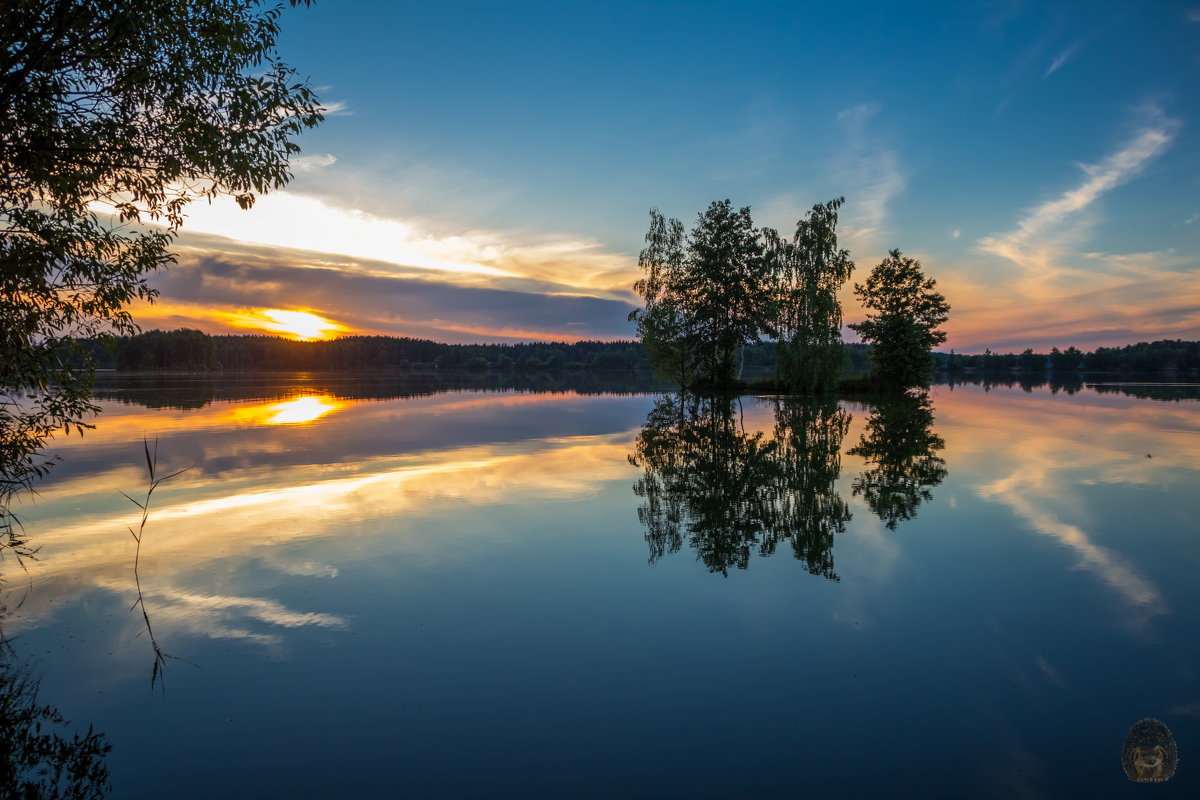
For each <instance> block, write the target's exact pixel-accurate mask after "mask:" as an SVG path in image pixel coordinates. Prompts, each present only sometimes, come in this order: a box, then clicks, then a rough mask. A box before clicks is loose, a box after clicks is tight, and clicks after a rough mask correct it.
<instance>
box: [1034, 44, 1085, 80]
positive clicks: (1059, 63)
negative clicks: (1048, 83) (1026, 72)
mask: <svg viewBox="0 0 1200 800" xmlns="http://www.w3.org/2000/svg"><path fill="white" fill-rule="evenodd" d="M1078 51H1079V43H1078V42H1077V43H1075V44H1073V45H1071V46H1070V47H1068V48H1067V49H1066V50H1063V51H1062V52H1061V53H1059V54H1058V57H1057V58H1055V59H1054V60H1053V61H1052V62H1050V66H1049V67H1048V68H1047V69H1046V74H1045V75H1043V76H1042V78H1049V77H1050V76H1051V75H1053V74H1054V73H1056V72H1058V71H1059V70H1060V69H1062V67H1063V65H1064V64H1066V63H1067V62H1068V61H1070V60H1071V59H1072V58H1074V56H1075V53H1077V52H1078Z"/></svg>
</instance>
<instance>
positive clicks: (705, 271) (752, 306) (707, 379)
mask: <svg viewBox="0 0 1200 800" xmlns="http://www.w3.org/2000/svg"><path fill="white" fill-rule="evenodd" d="M842 202H843V201H842V199H840V198H839V199H837V200H832V201H830V202H828V203H825V204H824V205H817V206H813V210H812V211H811V212H810V213H809V214H807V215H806V216H805V218H804V219H802V220H800V222H799V223H797V227H796V233H795V236H794V237H793V238H792V240H791V241H790V242H789V241H785V240H782V239H781V238H780V236H779V234H778V233H776V232H775V231H774V230H771V229H769V228H763V229H756V228H755V227H754V223H753V220H752V219H751V216H750V209H749V208H748V207H747V208H741V209H738V210H734V208H733V206H732V205H731V204H730V201H728V200H723V201H720V202H715V203H713V204H711V205H710V206H709V207H708V209H707V210H706V211H704V212H703V213H701V214H700V215H699V218H698V219H697V222H696V225H695V227H694V228H693V229H692V230H691V231H690V232H689V233H688V234H687V235H686V236H685V234H684V229H683V224H682V223H681V222H679V220H676V219H671V220H667V219H665V218H664V217H663V216H662V214H660V213H659V212H658V211H657V210H652V211H651V212H650V231H649V233H647V234H646V243H647V246H646V248H645V249H644V250H642V252H641V256H640V258H639V259H638V265H639V266H640V267H641V268H642V269H643V270H644V271H645V276H644V277H643V278H642V279H641V280H639V281H637V283H635V284H634V287H633V288H634V291H636V292H637V293H638V294H640V295H641V296H642V298H643V300H644V302H645V305H644V307H643V308H640V309H637V310H635V311H634V312H632V313H631V314H630V315H629V318H630V319H631V320H632V321H635V322H636V323H637V329H638V334H639V336H640V337H641V339H642V343H643V345H644V346H645V348H646V353H647V356H648V357H649V359H650V361H651V363H652V364H654V365H655V367H656V368H657V369H658V370H659V371H660V373H662V374H664V375H669V376H670V377H672V378H673V379H675V380H676V381H677V382H678V383H679V384H680V385H681V386H694V387H707V388H722V387H730V386H733V385H735V384H736V382H737V378H738V370H737V369H736V363H737V356H738V353H739V351H741V349H742V348H743V347H744V346H745V345H747V344H752V343H756V342H758V341H760V340H761V339H762V338H763V337H780V339H781V341H780V345H781V347H780V349H779V352H780V353H781V359H780V368H779V369H780V372H779V376H780V380H781V381H782V382H783V383H784V384H786V385H787V386H789V388H791V389H792V390H793V391H797V392H814V391H822V390H824V389H827V388H829V387H830V386H832V384H833V383H834V382H835V381H836V379H837V376H838V374H839V373H840V371H841V369H842V366H843V362H844V357H845V354H844V350H843V348H842V344H841V322H842V309H841V304H840V302H839V300H838V297H837V293H838V290H839V289H840V288H841V286H842V284H844V283H845V282H846V280H848V279H849V277H850V271H851V270H852V269H853V268H854V264H853V262H852V261H851V260H850V255H849V253H848V252H847V251H845V250H840V249H838V246H837V234H836V226H837V211H838V208H840V206H841V204H842Z"/></svg>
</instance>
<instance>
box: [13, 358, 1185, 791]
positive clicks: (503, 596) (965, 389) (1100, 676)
mask: <svg viewBox="0 0 1200 800" xmlns="http://www.w3.org/2000/svg"><path fill="white" fill-rule="evenodd" d="M542 388H544V389H553V388H555V387H549V386H548V387H542ZM558 388H559V390H558V391H536V390H533V389H530V390H524V391H513V390H498V389H497V390H493V389H487V388H471V389H452V388H447V387H446V386H443V385H439V384H437V383H436V382H434V383H430V382H425V383H409V382H405V381H391V382H387V381H370V380H366V379H347V378H338V379H334V378H329V377H322V376H320V375H304V374H300V375H289V376H274V377H272V378H266V377H261V376H260V377H255V376H241V377H238V376H230V377H226V378H220V379H189V378H185V377H167V378H155V379H148V378H137V377H130V378H120V377H112V376H108V377H105V378H104V379H103V380H102V382H101V384H100V387H99V397H100V405H101V406H102V407H103V411H102V413H101V414H100V416H99V417H98V418H97V420H96V428H95V430H93V431H89V432H88V433H87V434H86V435H85V436H84V437H83V438H82V439H81V438H80V437H78V436H75V435H71V436H67V437H63V438H61V439H59V440H57V441H56V442H55V447H56V452H57V453H59V454H60V455H61V456H62V461H61V463H60V464H59V465H58V466H56V467H55V469H54V470H53V473H52V475H51V477H50V478H49V479H48V480H46V481H45V482H44V483H43V484H42V485H41V486H40V487H39V495H38V496H37V497H36V498H33V499H32V500H31V499H29V498H26V499H25V500H24V501H22V502H20V503H19V504H18V505H17V506H16V508H15V509H14V510H15V511H16V512H17V513H18V515H19V516H20V517H21V519H22V521H23V524H24V533H25V535H26V536H27V537H28V539H29V542H30V544H31V545H33V546H36V547H38V548H40V549H39V550H38V552H37V553H36V555H35V556H34V557H32V558H26V559H24V560H23V564H24V567H23V568H22V567H21V566H20V565H18V563H17V561H16V559H15V558H14V556H13V554H12V553H9V554H7V556H6V557H5V559H4V561H3V562H0V563H2V567H3V570H4V572H3V577H4V595H3V599H4V607H3V618H2V619H3V631H4V634H5V635H6V637H7V639H8V644H7V649H6V653H5V659H6V663H7V665H8V666H7V667H6V669H7V672H6V673H5V675H7V676H8V678H9V679H14V677H13V676H16V675H24V676H27V677H28V678H29V679H35V680H40V692H39V694H38V696H37V700H38V702H39V703H41V704H46V705H49V706H52V707H53V708H54V709H57V711H58V712H59V713H61V715H62V716H63V717H64V718H65V719H66V720H67V721H68V722H66V723H64V724H62V725H60V726H58V730H59V731H60V733H61V735H63V736H65V737H67V738H68V739H69V738H70V737H71V736H74V735H81V736H82V735H84V734H86V733H87V731H88V728H89V726H92V727H93V728H94V730H95V731H96V732H99V733H102V734H103V735H104V737H106V738H105V741H106V742H107V743H108V744H111V751H109V752H107V754H106V755H103V757H102V758H100V757H99V756H97V758H96V759H94V761H97V762H102V764H103V766H104V767H106V768H107V770H108V771H109V774H110V778H111V784H112V796H113V797H119V798H163V797H172V798H210V797H216V796H223V797H284V796H296V797H301V796H370V797H375V796H404V797H504V796H512V797H610V796H616V795H621V796H631V797H656V798H661V797H688V798H695V797H730V796H775V795H781V794H784V793H787V794H790V795H803V796H811V797H877V796H912V797H997V798H1011V797H1043V798H1044V797H1062V798H1074V797H1123V796H1130V797H1133V796H1138V797H1146V796H1150V795H1154V796H1156V797H1197V796H1200V777H1197V776H1198V774H1200V773H1198V772H1197V769H1196V767H1195V766H1194V765H1195V764H1196V763H1197V760H1200V636H1198V635H1197V634H1198V632H1200V580H1198V576H1200V524H1198V523H1197V512H1198V511H1200V503H1198V500H1197V497H1198V490H1200V401H1198V400H1197V399H1196V397H1197V393H1196V387H1195V386H1190V387H1180V386H1179V385H1173V386H1169V387H1154V386H1145V385H1101V386H1085V387H1083V388H1081V389H1078V390H1077V391H1072V392H1064V391H1058V392H1052V391H1051V390H1050V389H1049V388H1048V387H1038V388H1032V389H1031V390H1030V391H1023V390H1022V389H1021V388H1020V387H1011V388H1010V387H1004V386H997V387H989V389H985V388H984V387H980V386H970V385H960V386H955V387H949V386H939V387H934V388H933V389H932V390H931V392H930V393H929V395H928V396H927V397H911V398H908V399H907V400H905V401H904V402H900V403H890V404H883V405H870V404H864V403H857V402H847V401H843V402H840V403H837V402H825V403H815V404H814V403H801V402H794V401H784V400H780V399H772V398H754V397H743V398H740V399H733V400H729V401H720V400H717V401H714V400H707V401H701V400H696V399H694V398H680V397H676V396H673V395H670V394H664V393H662V392H655V391H641V390H638V391H630V392H614V391H607V390H606V388H607V387H605V386H604V385H603V384H594V385H593V384H584V385H573V386H568V387H558ZM642 388H644V387H642ZM146 440H148V441H149V442H150V446H151V448H153V447H154V443H155V442H157V456H156V460H155V469H156V476H158V477H161V476H164V475H168V474H170V473H172V472H175V471H177V470H184V471H183V472H181V473H180V474H178V475H176V476H175V477H172V478H170V479H169V480H166V481H164V482H162V483H161V484H159V485H158V486H157V488H156V489H155V490H154V492H153V495H152V496H151V498H150V504H149V513H148V516H147V518H146V523H145V527H144V528H142V529H141V538H142V543H141V549H140V553H138V552H137V547H138V545H137V542H136V541H135V538H134V536H133V535H132V533H136V532H138V530H139V523H140V519H141V516H140V509H139V508H138V507H137V506H136V505H135V504H134V503H133V502H132V501H131V499H130V498H133V499H134V500H138V501H139V502H142V501H144V500H145V496H146V491H147V489H148V488H149V480H148V476H147V463H146V455H145V451H144V444H143V443H144V441H146ZM125 495H128V496H129V497H126V496H125ZM135 555H136V556H137V563H138V566H137V570H136V573H135V570H134V561H135ZM139 587H140V595H139ZM139 597H140V603H139ZM143 612H144V614H143ZM148 624H149V626H150V627H149V630H148V629H147V626H148ZM1146 717H1153V718H1156V719H1158V720H1161V721H1162V722H1163V723H1165V724H1166V726H1167V727H1168V728H1169V729H1170V732H1171V733H1172V734H1173V740H1174V742H1175V743H1176V744H1177V746H1178V760H1179V767H1178V770H1177V772H1175V774H1173V775H1171V776H1170V779H1169V780H1167V781H1166V782H1163V783H1158V784H1156V785H1155V786H1154V787H1153V788H1152V789H1146V788H1143V787H1141V786H1138V785H1137V784H1136V783H1134V782H1133V781H1132V780H1130V778H1129V777H1127V774H1126V770H1125V768H1124V766H1123V764H1122V748H1123V745H1124V743H1125V740H1126V734H1127V732H1129V731H1130V728H1131V726H1133V725H1134V723H1137V722H1138V721H1139V720H1141V719H1143V718H1146ZM1174 766H1175V765H1174V762H1173V761H1172V762H1171V763H1170V764H1169V765H1167V768H1168V771H1169V770H1170V769H1174ZM1160 769H1161V767H1160Z"/></svg>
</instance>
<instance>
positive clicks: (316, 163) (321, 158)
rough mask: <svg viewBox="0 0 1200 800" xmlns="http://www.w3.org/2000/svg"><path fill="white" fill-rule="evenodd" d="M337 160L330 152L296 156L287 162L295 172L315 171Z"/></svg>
mask: <svg viewBox="0 0 1200 800" xmlns="http://www.w3.org/2000/svg"><path fill="white" fill-rule="evenodd" d="M336 162H337V157H336V156H334V155H333V154H331V153H322V154H314V155H311V156H296V157H295V158H293V159H292V160H291V161H290V162H289V164H290V165H291V167H292V170H293V171H295V172H316V171H317V170H319V169H323V168H325V167H328V166H332V165H333V164H335V163H336Z"/></svg>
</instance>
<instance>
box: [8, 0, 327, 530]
mask: <svg viewBox="0 0 1200 800" xmlns="http://www.w3.org/2000/svg"><path fill="white" fill-rule="evenodd" d="M299 2H301V0H290V3H291V5H293V6H295V5H297V4H298V3H299ZM303 2H304V3H305V4H306V5H307V4H308V0H303ZM282 9H283V6H282V3H280V4H277V5H269V4H268V5H266V6H264V4H263V3H262V2H260V0H122V2H119V3H113V2H101V1H100V0H9V1H8V2H4V3H3V19H4V22H3V24H2V25H0V44H2V45H3V47H2V48H0V319H3V320H4V324H3V326H2V327H0V433H2V435H3V440H2V442H0V501H3V500H5V499H6V498H7V497H8V496H9V495H10V494H11V493H12V492H13V491H15V490H17V489H19V488H21V487H25V486H28V485H29V484H30V482H31V481H32V480H33V479H34V478H35V477H37V476H40V475H41V474H43V473H44V471H45V470H46V469H47V468H48V466H49V462H48V461H46V460H44V459H43V458H42V457H40V456H37V455H36V454H37V453H38V452H39V451H40V450H41V448H42V446H43V444H44V443H45V441H46V439H47V438H48V437H49V436H50V435H51V434H52V433H53V432H54V431H56V430H66V431H69V430H70V429H71V428H75V429H77V430H79V431H80V432H81V433H82V429H83V428H84V427H88V425H87V423H86V422H85V420H86V418H87V417H88V416H89V415H90V414H91V413H93V412H94V411H95V410H96V408H95V406H93V405H92V403H91V401H90V397H89V391H88V390H89V387H90V382H91V373H92V371H91V369H90V368H89V367H88V365H87V364H86V363H85V364H84V366H83V367H79V366H77V364H76V363H75V362H74V360H73V356H75V355H77V354H78V353H79V352H80V351H79V346H78V345H77V343H76V341H75V340H76V339H78V338H82V337H91V336H96V335H111V334H129V333H133V332H134V331H135V330H136V326H135V324H134V322H133V320H132V319H131V317H130V315H129V312H128V311H127V310H126V307H127V305H128V304H129V303H130V301H132V300H134V299H135V298H141V299H146V300H151V299H153V297H154V296H155V291H154V290H153V289H152V288H151V287H150V286H149V285H148V284H147V282H146V276H147V275H148V274H149V273H151V272H153V271H154V270H156V269H158V268H160V267H164V266H166V265H167V264H169V263H171V262H172V261H173V257H172V256H171V254H170V252H169V250H168V248H169V246H170V244H171V242H172V241H173V239H174V236H175V233H176V231H177V230H178V228H179V227H180V225H181V224H182V223H183V218H184V216H183V215H184V209H185V208H186V206H187V204H188V203H189V202H191V201H192V200H194V199H197V198H208V199H210V200H211V199H212V198H215V197H217V196H218V195H221V194H230V195H233V196H234V197H235V198H236V200H237V202H238V204H239V205H240V206H241V207H242V208H249V207H250V206H251V205H252V204H253V203H254V199H255V196H256V195H257V194H259V193H264V192H267V191H269V190H271V189H275V188H279V187H281V186H283V185H284V184H286V183H287V182H288V181H289V180H290V179H291V173H290V172H289V169H288V160H289V158H290V157H291V156H293V155H295V154H296V153H297V152H299V147H298V146H297V145H296V143H295V142H294V141H293V139H294V138H295V137H296V136H297V135H299V134H300V133H301V132H302V131H303V130H304V129H305V128H308V127H312V126H314V125H316V124H317V123H318V122H320V121H321V119H322V115H321V108H320V106H319V105H318V101H317V98H316V95H315V94H314V93H313V91H312V89H310V88H309V86H308V84H307V82H304V81H297V79H296V75H295V71H294V70H293V69H292V68H290V67H289V66H288V65H287V64H285V63H283V62H282V61H281V60H280V58H279V56H278V54H277V52H276V47H275V40H276V37H277V35H278V33H279V18H280V15H281V13H282ZM2 508H6V505H0V509H2Z"/></svg>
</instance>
